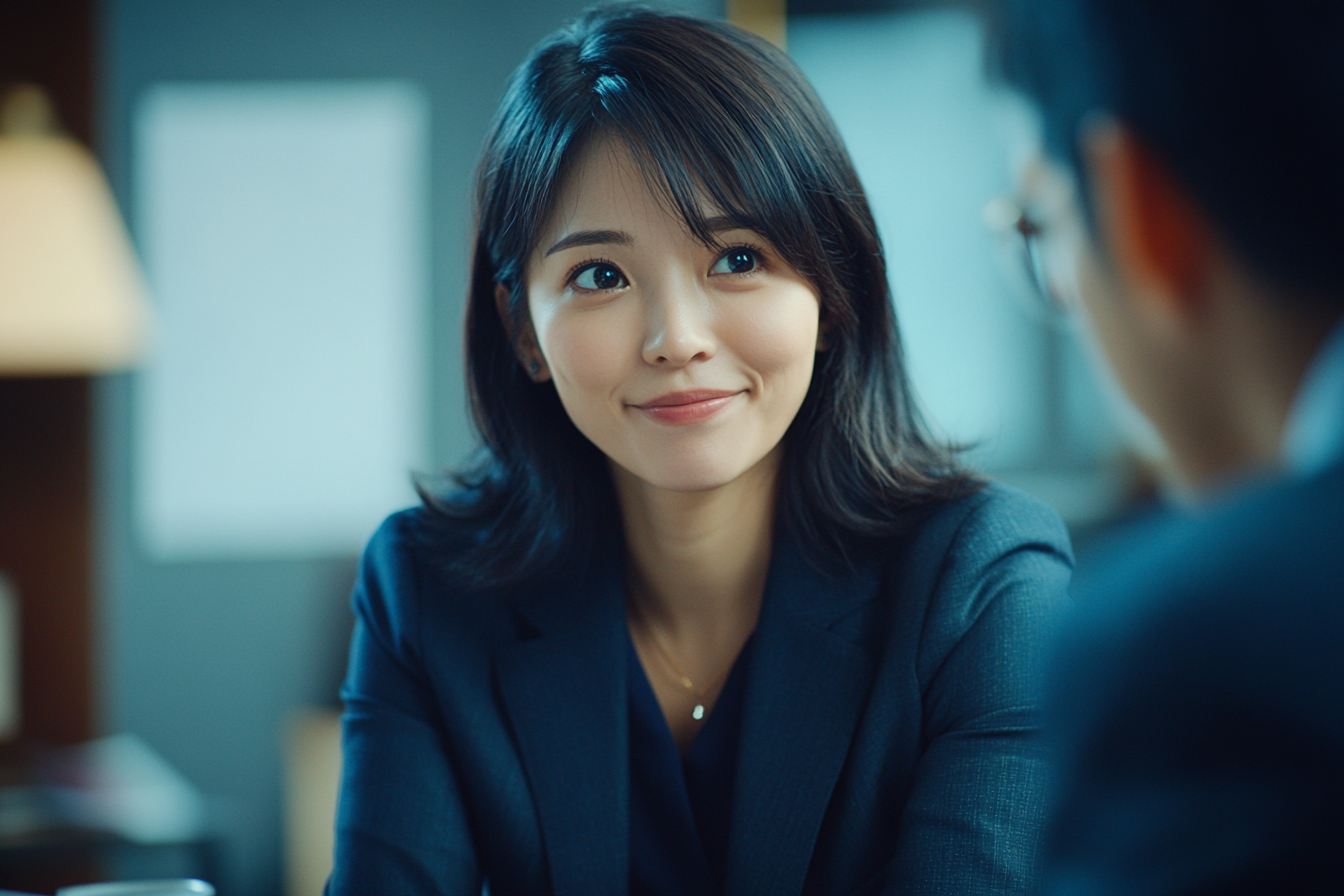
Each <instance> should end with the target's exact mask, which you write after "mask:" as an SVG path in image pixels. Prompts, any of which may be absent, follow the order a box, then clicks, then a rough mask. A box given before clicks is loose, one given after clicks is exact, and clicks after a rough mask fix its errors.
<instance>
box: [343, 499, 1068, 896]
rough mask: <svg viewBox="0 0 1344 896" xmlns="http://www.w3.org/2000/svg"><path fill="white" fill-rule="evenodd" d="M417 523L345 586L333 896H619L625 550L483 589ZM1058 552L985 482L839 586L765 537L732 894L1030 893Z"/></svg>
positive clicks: (393, 533) (624, 786)
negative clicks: (433, 549) (427, 543)
mask: <svg viewBox="0 0 1344 896" xmlns="http://www.w3.org/2000/svg"><path fill="white" fill-rule="evenodd" d="M418 514H419V511H407V512H404V513H401V514H397V515H395V516H393V517H391V518H390V519H389V520H388V521H387V522H386V523H385V524H384V525H383V527H382V528H381V529H380V530H379V531H378V533H377V535H375V536H374V538H373V541H372V542H371V543H370V545H369V547H368V549H367V551H366V553H365V556H364V559H363V563H362V566H361V571H360V576H359V580H358V583H357V585H356V588H355V595H354V605H355V610H356V614H357V625H356V630H355V635H354V641H353V645H352V648H351V658H350V669H349V674H348V677H347V680H346V685H345V689H344V691H343V696H344V699H345V702H346V713H345V719H344V751H345V753H344V755H345V765H344V773H343V775H344V779H343V783H342V788H341V799H340V808H339V812H338V819H337V827H336V866H335V870H334V872H333V875H332V878H331V881H330V883H329V892H330V893H332V894H337V896H344V894H350V896H370V894H377V893H389V894H397V896H411V894H422V893H423V894H430V893H434V894H440V893H441V894H449V893H453V894H473V896H475V894H479V893H480V892H481V890H482V884H483V883H484V884H485V885H486V886H487V887H488V889H489V892H490V893H491V894H493V896H502V894H507V893H549V892H555V893H569V894H597V893H613V894H620V893H625V892H627V889H628V883H629V848H628V847H629V820H628V814H627V794H628V783H629V762H628V760H629V757H628V737H627V735H628V720H627V695H626V681H627V677H626V661H627V658H626V649H627V647H626V639H627V633H626V621H625V599H624V593H623V585H622V581H623V577H622V569H621V560H620V556H621V552H620V551H619V550H611V551H609V552H608V553H607V555H605V557H600V558H598V559H597V560H595V561H594V563H593V564H592V568H591V569H589V570H588V571H587V572H585V573H584V574H582V575H578V576H575V577H574V578H572V579H567V580H564V581H553V582H546V583H537V584H535V585H533V586H531V587H526V588H515V589H510V590H508V591H491V592H487V591H480V590H475V591H473V590H471V589H466V588H463V587H461V586H460V585H459V584H457V583H455V582H454V581H452V580H451V579H450V578H449V577H448V576H446V575H445V574H444V573H443V572H441V571H439V568H436V567H435V565H434V564H433V563H432V562H431V561H430V559H429V557H428V556H427V554H426V553H425V551H424V550H423V549H422V548H420V547H417V544H418V543H419V541H418V539H417V538H416V527H417V525H418V520H419V519H420V517H419V515H418ZM1071 564H1072V559H1071V556H1070V551H1069V545H1068V539H1067V535H1066V534H1065V532H1064V528H1063V526H1062V525H1061V524H1060V522H1059V519H1058V517H1057V516H1056V515H1055V514H1054V513H1053V512H1052V511H1050V510H1049V509H1047V508H1046V507H1045V506H1044V505H1042V504H1040V503H1039V502H1037V501H1035V500H1033V499H1031V498H1028V497H1026V496H1025V495H1022V494H1019V493H1016V492H1012V491H1010V490H1008V489H1005V488H1002V487H999V486H990V487H989V488H987V489H985V490H984V491H981V492H979V493H978V494H975V495H973V496H971V497H969V498H966V499H964V500H961V501H959V502H957V503H954V504H950V505H947V506H945V507H943V508H941V509H939V510H938V511H936V512H935V513H933V514H932V516H931V517H930V518H929V519H927V521H926V522H925V523H924V524H923V525H921V526H920V527H919V528H918V529H917V531H915V532H914V533H913V534H912V535H910V536H908V537H906V538H903V539H900V540H893V542H892V543H891V544H890V546H889V550H888V551H887V552H886V553H885V556H884V557H882V558H881V560H880V561H873V562H871V563H868V564H866V565H864V566H862V567H861V568H860V569H858V570H857V571H855V572H854V573H852V574H849V575H845V576H842V577H839V578H828V577H826V576H823V575H822V574H820V573H818V572H817V571H816V570H815V569H813V568H812V567H810V566H809V565H808V564H807V563H805V562H804V561H803V560H801V559H800V557H799V554H798V552H797V551H796V550H794V549H793V548H792V547H791V546H789V545H788V543H787V541H786V540H784V539H777V542H776V544H775V546H774V550H773V551H772V556H771V561H770V568H769V572H768V576H767V582H766V588H765V595H764V599H763V603H762V607H761V615H760V620H759V622H758V624H757V628H756V632H755V635H754V641H753V648H752V651H751V654H750V656H749V662H748V665H747V667H746V676H747V678H746V698H745V703H744V709H743V717H742V728H741V740H740V745H739V753H738V766H737V773H736V780H735V784H734V793H733V805H734V810H733V816H732V819H731V822H730V825H729V830H730V835H729V846H728V849H729V859H728V868H727V878H726V880H727V884H726V890H727V892H729V893H781V894H782V893H826V894H843V893H856V894H857V893H873V892H878V891H887V892H912V893H913V892H919V893H929V892H942V893H957V894H975V893H991V892H992V893H1008V892H1022V891H1024V890H1026V889H1027V888H1028V887H1029V886H1030V885H1031V883H1032V878H1033V869H1034V851H1035V846H1036V842H1037V838H1038V834H1039V825H1040V823H1041V820H1042V816H1043V814H1044V798H1045V790H1046V789H1047V788H1046V786H1045V785H1046V782H1045V778H1046V765H1047V763H1046V761H1045V758H1044V756H1043V753H1042V748H1041V745H1040V744H1039V743H1038V741H1037V737H1036V728H1037V713H1038V708H1039V707H1038V701H1037V688H1038V685H1039V681H1038V674H1039V672H1040V671H1041V669H1042V666H1043V662H1044V658H1045V655H1046V654H1047V645H1046V642H1047V640H1048V635H1049V632H1050V631H1051V630H1052V628H1053V626H1054V624H1055V622H1056V620H1057V619H1058V617H1059V615H1060V613H1061V611H1062V609H1063V608H1064V606H1065V605H1066V602H1067V598H1066V596H1065V592H1066V588H1067V584H1068V578H1069V574H1070V569H1071Z"/></svg>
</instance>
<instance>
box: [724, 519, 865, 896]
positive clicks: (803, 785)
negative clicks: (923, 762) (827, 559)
mask: <svg viewBox="0 0 1344 896" xmlns="http://www.w3.org/2000/svg"><path fill="white" fill-rule="evenodd" d="M879 578H880V576H879V569H878V566H877V564H870V565H866V566H863V567H861V568H860V569H859V570H858V571H857V572H855V573H852V574H849V575H845V576H841V577H837V578H831V577H827V576H825V575H823V574H822V573H820V572H818V571H817V570H816V569H814V568H812V567H811V566H810V565H808V564H807V563H806V562H805V561H804V560H803V559H802V558H801V556H800V555H799V553H798V551H797V550H796V548H795V547H794V545H793V544H792V543H791V542H790V540H789V539H788V538H787V537H782V538H781V537H777V538H776V540H775V545H774V548H773V550H772V552H771V561H770V571H769V574H768V578H767V580H766V588H765V600H764V601H763V603H762V607H761V618H760V621H759V622H758V623H757V626H756V634H755V636H754V643H753V646H752V652H751V657H750V665H749V666H748V669H747V694H746V702H745V708H744V715H743V719H742V734H741V740H740V742H739V745H738V756H737V774H736V778H735V783H734V791H733V818H732V823H731V828H730V835H729V858H728V874H727V881H726V887H725V889H726V891H727V892H729V893H799V892H801V891H802V889H803V883H804V880H805V878H806V876H807V869H808V866H809V864H810V863H811V858H812V849H813V846H814V845H815V843H816V839H817V834H818V832H819V831H820V829H821V823H822V819H823V817H824V816H825V814H826V808H827V806H828V805H829V803H830V798H831V792H832V791H833V790H834V788H835V783H836V780H837V779H838V778H839V776H840V771H841V768H842V767H843V766H844V763H845V758H846V756H847V755H848V753H849V745H850V741H851V740H852V739H853V736H854V731H855V729H856V728H857V727H858V723H859V719H860V716H861V715H862V712H863V708H864V706H865V705H866V704H867V700H868V692H869V690H870V689H871V686H872V681H873V676H874V674H875V672H876V668H877V660H876V658H875V657H874V656H873V654H872V653H870V652H869V651H868V650H866V649H864V648H863V647H861V646H859V645H858V644H855V643H854V642H853V641H850V640H848V639H846V638H845V637H842V636H841V635H840V634H838V633H837V632H836V629H837V628H838V627H839V626H840V624H841V623H842V622H843V621H844V620H845V619H846V617H850V616H852V615H853V614H854V613H856V612H857V611H859V610H861V609H862V608H863V607H865V606H866V605H868V604H869V603H870V602H871V601H872V598H873V596H874V595H875V594H876V593H877V589H878V584H879Z"/></svg>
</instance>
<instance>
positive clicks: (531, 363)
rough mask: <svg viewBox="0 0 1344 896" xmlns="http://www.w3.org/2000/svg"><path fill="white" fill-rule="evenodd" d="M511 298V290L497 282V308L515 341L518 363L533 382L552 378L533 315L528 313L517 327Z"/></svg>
mask: <svg viewBox="0 0 1344 896" xmlns="http://www.w3.org/2000/svg"><path fill="white" fill-rule="evenodd" d="M509 299H510V296H509V291H508V289H506V288H505V287H504V284H502V283H496V284H495V310H496V311H498V312H499V319H500V321H502V322H503V324H504V332H505V333H507V334H508V336H509V342H511V343H513V351H514V354H515V355H517V356H518V363H519V364H522V365H523V370H525V371H527V375H528V378H529V379H531V380H532V382H534V383H544V382H546V381H547V380H549V379H550V378H551V369H550V368H549V367H547V366H546V357H545V356H544V355H543V354H542V353H541V346H539V345H538V344H537V334H536V332H535V331H534V330H533V329H532V319H531V315H526V316H525V319H524V321H523V322H522V323H521V324H520V325H519V326H517V327H515V326H514V322H513V317H512V315H510V314H509Z"/></svg>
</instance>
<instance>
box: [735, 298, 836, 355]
mask: <svg viewBox="0 0 1344 896" xmlns="http://www.w3.org/2000/svg"><path fill="white" fill-rule="evenodd" d="M741 312H742V313H739V314H735V315H734V316H733V318H732V321H731V326H732V336H731V337H730V340H725V341H731V342H732V343H734V351H735V353H736V354H737V355H738V357H740V358H742V360H743V361H745V362H746V363H747V364H748V366H750V367H752V368H753V369H755V370H756V371H758V372H759V373H761V374H763V375H764V374H770V373H774V372H779V373H784V372H786V371H788V370H789V369H790V368H801V369H805V370H807V371H809V372H810V370H811V367H812V364H813V361H814V356H815V354H816V350H817V328H818V325H819V317H820V305H819V303H818V301H817V299H816V297H815V296H814V294H813V293H812V292H811V291H810V290H809V289H807V288H806V287H803V286H800V285H799V286H794V285H792V284H791V285H790V286H789V288H787V289H784V290H779V291H774V290H772V291H770V292H769V294H767V295H762V296H760V297H759V298H758V299H757V300H754V301H752V302H750V303H744V304H743V307H742V308H741ZM725 335H727V334H725Z"/></svg>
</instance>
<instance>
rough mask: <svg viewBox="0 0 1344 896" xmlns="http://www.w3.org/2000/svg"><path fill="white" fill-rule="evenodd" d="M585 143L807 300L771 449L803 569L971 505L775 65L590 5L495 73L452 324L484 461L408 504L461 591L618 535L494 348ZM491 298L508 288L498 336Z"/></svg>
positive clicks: (551, 412)
mask: <svg viewBox="0 0 1344 896" xmlns="http://www.w3.org/2000/svg"><path fill="white" fill-rule="evenodd" d="M603 138H615V139H620V140H623V141H624V142H625V143H626V144H627V145H628V146H629V147H630V148H631V151H632V154H633V155H634V157H635V158H636V159H637V160H638V163H639V164H640V165H641V166H642V168H643V169H644V174H645V177H646V178H647V179H648V182H649V183H650V185H651V186H652V187H653V188H654V189H656V190H657V191H658V194H659V195H661V196H662V198H663V199H664V201H666V202H667V203H668V207H669V208H672V209H675V210H676V211H677V212H678V213H679V214H680V216H681V217H682V219H683V220H684V221H685V223H686V226H687V227H688V228H689V230H690V231H691V233H693V234H694V235H695V236H696V237H697V238H698V239H700V240H702V241H703V242H705V243H706V245H716V244H715V242H714V236H713V234H712V233H711V230H710V226H709V223H708V222H707V221H706V218H705V214H706V205H705V204H706V202H707V203H708V204H709V205H711V206H712V207H713V211H712V212H711V214H713V215H714V216H719V215H725V216H727V217H729V218H730V219H732V220H733V221H734V222H735V223H736V224H737V225H738V226H740V227H743V228H748V229H751V230H755V231H757V232H758V233H760V234H762V235H763V236H765V237H766V238H768V239H769V240H770V241H771V243H772V244H773V245H774V246H775V248H776V249H777V250H778V252H779V253H780V255H781V256H782V257H783V258H784V260H785V261H787V262H788V263H789V264H790V265H792V266H793V267H794V268H795V269H796V270H797V271H798V272H800V273H801V274H802V275H803V276H804V277H806V278H807V279H808V280H809V281H810V282H811V283H812V284H813V285H814V286H815V287H816V288H817V290H818V292H819V294H820V299H821V315H822V321H823V323H824V326H825V327H826V333H827V340H828V343H829V344H828V346H827V348H826V350H825V351H822V352H819V353H818V355H817V359H816V366H815V369H814V372H813V377H812V382H811V384H810V387H809V390H808V393H807V396H806V397H805V399H804V401H803V404H802V407H801V409H800V410H799V412H798V414H797V416H796V417H795V418H794V420H793V422H792V424H791V425H790V427H789V429H788V431H787V432H786V434H785V436H784V447H785V451H784V459H783V464H782V467H781V475H780V479H781V481H780V486H779V487H780V491H779V508H778V521H779V524H781V525H784V526H787V527H788V528H789V530H790V532H791V533H792V535H793V536H794V538H795V540H796V542H797V543H798V544H799V546H800V547H801V549H802V550H803V551H804V552H805V553H806V554H807V556H808V558H809V559H810V560H811V561H812V562H813V563H814V565H816V566H818V567H819V568H823V569H826V568H837V567H843V566H847V565H850V564H852V563H854V562H855V561H856V560H858V559H859V557H860V555H861V554H862V553H863V552H864V550H866V549H867V547H869V546H872V545H874V544H875V543H876V542H878V541H880V540H881V539H884V538H889V537H891V536H892V535H894V534H898V533H901V532H903V531H906V530H907V529H909V528H910V527H911V525H912V524H913V523H914V521H915V520H917V519H918V518H919V517H920V516H921V515H922V514H923V513H924V512H925V511H927V510H928V509H930V508H932V507H934V506H936V505H938V504H941V503H944V502H947V501H950V500H954V499H956V498H958V497H961V496H963V495H966V494H969V493H970V492H972V491H974V490H975V489H977V488H979V487H980V485H981V483H980V482H979V480H977V479H975V478H974V477H972V476H970V475H968V474H967V473H965V472H963V471H962V470H960V469H959V468H958V467H957V466H956V464H955V463H954V461H953V460H952V458H951V455H950V453H949V451H948V450H947V449H945V448H943V447H940V446H939V445H937V444H935V443H934V442H933V440H932V439H930V438H929V437H928V436H927V435H926V433H925V428H924V426H923V424H922V423H921V421H920V416H919V413H918V410H917V408H916V406H915V402H914V399H913V396H912V394H911V390H910V386H909V384H908V382H907V380H906V375H905V371H904V367H903V362H902V353H901V344H900V340H899V338H898V334H897V330H896V320H895V315H894V311H893V308H892V304H891V296H890V292H889V288H888V285H887V274H886V267H885V264H884V262H883V258H882V249H881V244H880V242H879V240H878V235H877V229H876V226H875V225H874V222H873V217H872V214H871V212H870V210H869V208H868V204H867V201H866V199H865V197H864V194H863V190H862V188H861V186H860V185H859V180H858V177H857V175H856V174H855V172H854V168H853V165H852V163H851V162H850V159H849V156H848V155H847V153H846V152H845V149H844V146H843V144H842V143H841V140H840V137H839V135H838V133H837V132H836V130H835V126H834V124H833V123H832V122H831V120H830V118H829V116H828V115H827V114H826V112H825V110H824V109H823V108H822V105H821V103H820V101H819V100H818V99H817V97H816V95H815V94H814V93H813V91H812V89H811V87H810V86H809V85H808V84H807V82H806V81H805V80H804V78H803V76H802V75H801V73H799V72H798V70H797V69H796V68H795V67H794V65H793V63H792V62H791V61H790V60H789V59H788V57H787V56H785V55H784V54H783V53H782V52H780V51H779V50H778V49H776V48H775V47H773V46H771V45H769V44H768V43H766V42H765V41H763V40H760V39H758V38H756V37H753V36H751V35H749V34H747V33H746V32H743V31H741V30H738V29H737V28H734V27H732V26H730V25H727V24H724V23H721V22H714V21H708V20H703V19H698V18H693V17H690V16H686V15H680V14H673V13H666V12H655V11H651V10H648V9H644V8H641V7H632V6H605V7H599V8H597V9H594V10H591V11H589V12H588V13H586V14H585V15H583V16H582V17H581V18H580V19H579V20H578V21H577V22H576V23H575V24H573V25H572V26H570V27H568V28H565V29H563V30H561V31H558V32H556V33H555V34H553V35H551V36H550V37H549V38H547V39H546V40H545V41H543V42H542V43H541V44H540V45H539V46H538V47H537V48H536V49H535V50H534V51H533V52H532V54H531V55H530V56H529V57H528V59H527V60H526V61H525V62H524V63H523V64H522V66H521V67H520V68H519V69H518V70H517V72H515V73H514V76H513V79H512V81H511V82H510V84H509V87H508V90H507V92H506V94H505V96H504V99H503V102H502V103H501V106H500V109H499V112H498V114H497V115H496V117H495V120H494V123H493V126H492V127H491V130H490V133H489V136H488V137H487V139H486V143H485V148H484V153H483V157H482V161H481V165H480V169H479V173H478V180H477V190H476V215H477V218H476V242H475V248H474V257H473V261H472V272H471V281H470V287H469V288H470V294H469V296H468V304H467V319H466V364H467V383H468V391H469V394H470V399H471V407H472V412H473V417H474V420H475V423H476V426H477V428H478V430H479V432H480V437H481V440H482V442H483V448H482V454H481V456H480V457H479V458H478V460H477V462H476V464H475V465H474V466H472V467H470V468H469V469H467V470H465V471H463V472H460V473H458V474H457V475H456V476H455V477H453V481H454V483H455V485H456V490H454V491H450V492H445V491H443V490H436V489H434V488H431V487H427V486H422V488H421V494H422V496H423V498H424V500H425V505H426V507H427V508H428V510H429V514H428V517H429V519H430V520H431V521H437V522H438V524H439V525H438V526H437V527H434V530H435V531H437V532H438V533H439V535H438V536H437V538H438V539H439V543H440V544H441V545H443V546H445V547H446V550H444V551H443V552H442V556H443V557H444V559H445V562H447V563H448V564H449V565H451V566H452V567H454V568H455V570H456V572H457V573H458V574H459V575H462V576H465V577H467V578H468V579H470V580H473V581H476V582H479V583H482V584H486V583H494V584H502V583H508V582H512V581H518V580H521V579H526V578H529V577H533V576H538V575H543V574H546V573H548V572H554V571H556V570H558V569H560V568H562V567H564V566H566V564H572V563H582V562H583V561H584V559H585V558H586V557H588V556H589V555H590V553H591V551H592V549H593V547H594V544H595V542H596V540H597V539H599V538H601V537H602V534H603V533H604V532H605V533H612V532H614V531H617V530H618V527H619V520H620V512H619V510H618V509H617V505H616V502H615V499H614V489H613V486H612V483H611V475H610V471H609V468H608V466H607V463H606V459H605V457H604V456H603V455H602V453H601V452H600V451H599V450H598V449H597V448H596V447H595V446H594V445H593V444H592V443H591V442H589V441H588V439H587V438H585V437H584V436H583V435H582V434H581V433H580V432H579V430H578V429H577V428H576V427H575V426H574V425H573V424H572V423H571V422H570V420H569V418H568V416H567V415H566V412H565V410H564V408H563V407H562V405H561V403H560V400H559V397H558V395H557V393H556V391H555V388H554V386H553V385H552V384H551V383H549V382H547V383H536V382H533V381H532V380H531V379H530V378H529V377H528V376H527V373H526V372H525V371H524V370H523V369H522V365H521V364H520V362H519V360H518V356H517V353H516V352H515V345H514V344H513V342H512V341H511V336H510V334H511V333H517V332H520V331H521V330H522V329H523V328H525V326H526V321H527V318H526V315H527V313H528V311H527V284H526V282H525V279H524V270H525V268H526V265H527V261H528V258H529V257H530V255H531V253H532V252H533V251H534V249H535V248H536V243H537V240H538V239H540V236H541V231H542V228H543V227H544V226H545V225H546V223H547V220H548V218H549V215H550V213H551V209H552V205H553V203H554V202H555V200H556V193H557V190H558V189H559V186H560V184H561V183H562V181H563V179H564V176H565V174H566V172H567V171H568V169H569V167H570V166H571V165H573V164H574V163H575V159H576V158H577V157H578V156H579V155H580V154H581V152H582V151H583V149H584V148H585V147H586V146H588V145H590V144H591V142H592V141H593V140H595V139H603ZM497 285H502V286H504V287H505V288H506V289H507V290H508V295H509V298H510V301H509V307H508V309H507V315H508V317H509V322H508V324H507V325H506V322H505V321H504V320H503V319H501V315H500V313H499V311H498V309H497V306H496V298H495V296H496V286H497ZM464 524H465V525H464ZM454 533H456V534H457V536H458V537H455V536H454ZM461 536H465V537H461Z"/></svg>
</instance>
